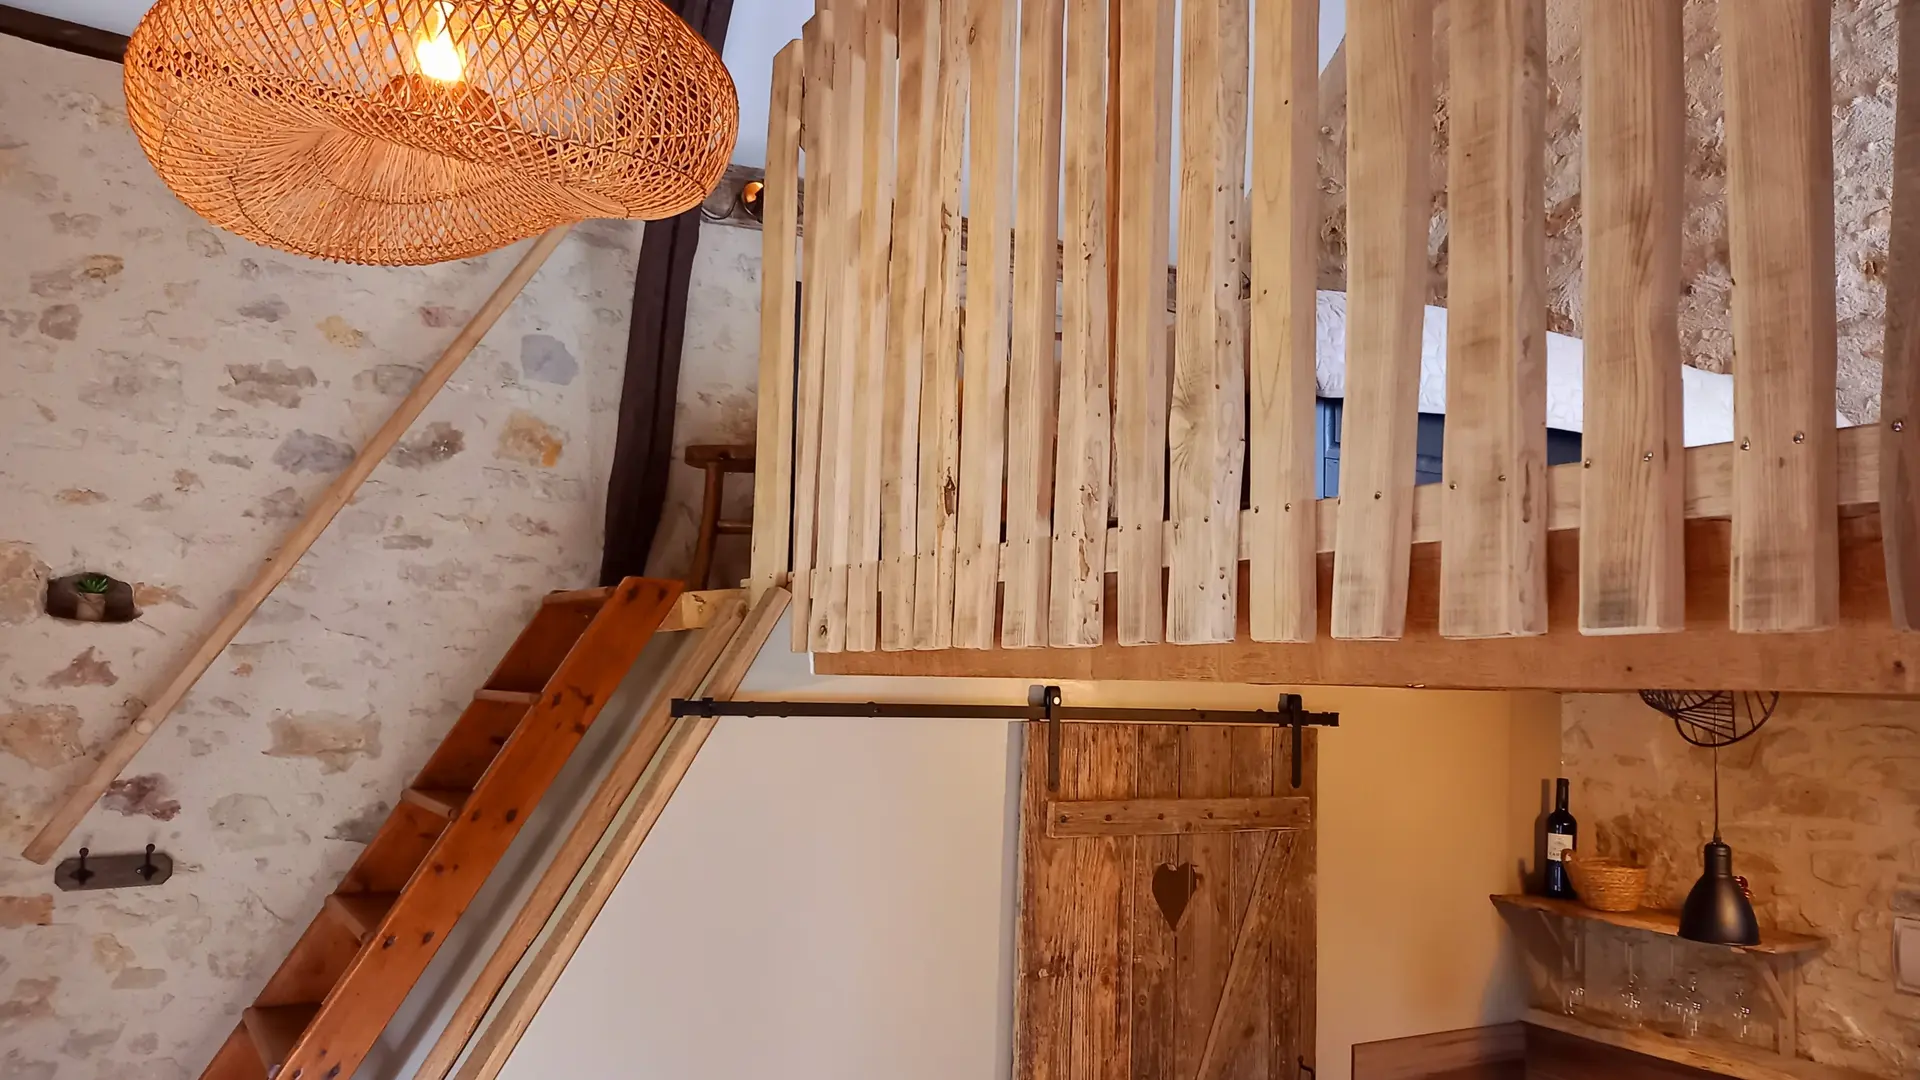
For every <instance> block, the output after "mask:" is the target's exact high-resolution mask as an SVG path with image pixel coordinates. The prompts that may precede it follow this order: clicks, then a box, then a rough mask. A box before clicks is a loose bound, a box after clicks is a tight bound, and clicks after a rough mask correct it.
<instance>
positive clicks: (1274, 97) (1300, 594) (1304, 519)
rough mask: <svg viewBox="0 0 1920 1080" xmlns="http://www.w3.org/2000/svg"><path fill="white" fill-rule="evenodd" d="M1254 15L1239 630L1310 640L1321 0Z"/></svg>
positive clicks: (1288, 1)
mask: <svg viewBox="0 0 1920 1080" xmlns="http://www.w3.org/2000/svg"><path fill="white" fill-rule="evenodd" d="M1253 19H1254V22H1253V32H1254V49H1253V63H1254V69H1253V202H1252V214H1251V218H1252V220H1251V221H1249V223H1248V224H1249V226H1250V228H1251V229H1252V232H1253V256H1252V259H1251V265H1250V267H1249V270H1250V273H1251V277H1252V282H1253V298H1252V325H1251V327H1250V328H1249V337H1248V350H1247V366H1248V372H1247V378H1248V380H1249V384H1250V385H1249V390H1250V397H1251V407H1252V411H1253V415H1252V417H1251V419H1250V423H1249V425H1248V431H1247V479H1248V487H1249V492H1250V495H1251V499H1250V506H1249V511H1250V520H1249V521H1248V523H1247V531H1248V539H1249V541H1250V542H1251V543H1250V550H1249V552H1248V560H1247V562H1248V566H1247V631H1248V633H1249V635H1250V636H1251V637H1252V638H1253V640H1255V641H1312V640H1313V635H1314V622H1315V619H1314V613H1315V611H1316V606H1315V605H1316V601H1315V599H1314V588H1315V585H1316V576H1317V575H1316V574H1315V573H1314V546H1315V545H1314V539H1315V537H1314V492H1315V486H1314V478H1315V475H1316V474H1317V473H1318V472H1319V467H1320V459H1319V455H1318V453H1317V452H1316V448H1315V446H1314V396H1315V393H1316V382H1315V377H1314V340H1313V320H1314V305H1315V277H1316V273H1317V266H1316V264H1317V262H1318V258H1319V247H1320V183H1319V181H1320V169H1319V159H1318V156H1317V155H1318V154H1319V151H1320V104H1319V98H1320V94H1319V86H1320V79H1319V70H1320V67H1319V49H1320V30H1319V26H1320V4H1319V2H1318V0H1266V2H1264V3H1259V4H1256V5H1254V13H1253Z"/></svg>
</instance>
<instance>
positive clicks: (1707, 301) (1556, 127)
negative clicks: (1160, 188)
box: [1320, 0, 1898, 423]
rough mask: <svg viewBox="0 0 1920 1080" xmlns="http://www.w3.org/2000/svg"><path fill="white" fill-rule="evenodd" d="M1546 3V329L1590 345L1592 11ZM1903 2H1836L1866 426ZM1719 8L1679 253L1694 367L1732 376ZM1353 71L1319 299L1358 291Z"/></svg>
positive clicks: (1857, 355)
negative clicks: (1584, 177)
mask: <svg viewBox="0 0 1920 1080" xmlns="http://www.w3.org/2000/svg"><path fill="white" fill-rule="evenodd" d="M1546 3H1547V61H1548V63H1547V75H1548V93H1547V192H1546V213H1547V253H1546V254H1547V302H1548V317H1547V320H1548V321H1547V326H1548V329H1550V330H1553V331H1554V332H1556V333H1561V334H1569V335H1571V336H1574V337H1579V336H1580V334H1581V327H1582V320H1581V291H1582V289H1583V288H1584V287H1585V278H1584V276H1583V272H1582V268H1581V244H1582V242H1583V238H1582V233H1581V199H1580V168H1581V160H1582V158H1581V142H1582V140H1581V130H1580V89H1581V78H1580V76H1581V64H1582V53H1581V47H1580V46H1581V41H1580V38H1581V33H1580V10H1581V6H1582V4H1583V3H1584V0H1546ZM1895 10H1896V0H1834V3H1833V49H1832V53H1833V130H1834V143H1833V159H1834V177H1835V210H1834V239H1835V269H1836V272H1837V276H1838V277H1837V280H1838V316H1839V406H1840V411H1841V412H1842V413H1844V414H1845V415H1846V416H1847V417H1848V418H1849V419H1850V420H1852V421H1854V422H1855V423H1869V422H1872V421H1873V420H1875V419H1877V418H1878V416H1879V414H1880V354H1881V350H1882V341H1881V336H1882V335H1883V334H1884V333H1885V318H1886V282H1885V274H1886V269H1887V227H1888V224H1889V218H1888V215H1889V205H1890V203H1889V199H1890V192H1891V190H1892V185H1893V105H1894V99H1895V90H1896V82H1897V79H1896V68H1897V64H1896V62H1895V53H1896V51H1897V44H1898V35H1897V34H1896V32H1895V23H1896V19H1895ZM1446 12H1447V8H1446V5H1445V4H1441V5H1440V6H1439V8H1438V16H1437V18H1436V21H1435V30H1436V35H1435V77H1436V79H1437V81H1438V93H1437V100H1436V106H1435V109H1434V114H1433V156H1432V159H1431V166H1430V168H1431V171H1432V180H1433V192H1434V195H1433V204H1434V216H1433V222H1432V229H1431V231H1430V234H1429V236H1428V257H1429V261H1430V263H1431V270H1432V278H1431V282H1430V286H1429V289H1428V294H1429V295H1428V302H1429V303H1432V304H1437V305H1440V306H1442V307H1444V306H1446V302H1447V301H1446V296H1447V285H1446V269H1447V262H1448V246H1449V245H1448V242H1447V241H1448V230H1447V212H1446V208H1447V196H1446V176H1447V152H1448V145H1449V131H1448V98H1447V78H1446V75H1447V67H1448V62H1449V57H1448V48H1447V35H1446V28H1447V25H1448V23H1447V18H1446ZM1717 14H1718V0H1687V2H1686V16H1685V22H1686V46H1685V55H1686V72H1687V74H1686V88H1687V136H1686V139H1687V169H1686V196H1687V213H1686V220H1685V226H1684V229H1685V231H1684V238H1683V242H1682V251H1681V279H1682V282H1683V289H1682V295H1681V298H1680V339H1681V351H1682V355H1683V356H1684V357H1685V359H1686V362H1687V363H1689V364H1692V365H1694V366H1695V367H1700V368H1704V369H1706V370H1709V371H1719V372H1727V371H1732V370H1734V364H1735V357H1734V349H1733V327H1732V315H1731V312H1730V310H1729V308H1728V298H1729V295H1730V290H1731V289H1732V287H1733V272H1732V269H1731V267H1730V265H1729V262H1728V251H1727V211H1726V191H1727V155H1726V103H1725V99H1724V95H1723V93H1722V88H1721V53H1720V35H1719V30H1718V27H1717V24H1716V21H1715V20H1716V17H1717ZM1344 72H1345V66H1344V60H1342V61H1338V62H1336V64H1335V65H1334V66H1332V67H1330V68H1329V69H1328V72H1327V77H1325V78H1323V79H1322V83H1321V85H1322V95H1323V100H1324V101H1325V107H1324V108H1323V110H1322V114H1323V120H1322V126H1321V155H1320V158H1321V174H1322V177H1323V183H1322V186H1323V188H1324V190H1325V198H1324V199H1323V203H1322V208H1323V216H1322V221H1321V240H1322V243H1321V261H1320V287H1321V288H1323V289H1343V288H1345V287H1346V286H1345V281H1346V163H1345V160H1344V156H1343V155H1344V147H1345V145H1346V90H1345V86H1344V83H1343V80H1344Z"/></svg>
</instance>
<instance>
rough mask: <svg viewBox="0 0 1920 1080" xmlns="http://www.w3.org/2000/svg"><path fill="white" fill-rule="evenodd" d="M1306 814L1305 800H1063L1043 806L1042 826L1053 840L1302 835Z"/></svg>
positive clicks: (1308, 819)
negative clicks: (1044, 824)
mask: <svg viewBox="0 0 1920 1080" xmlns="http://www.w3.org/2000/svg"><path fill="white" fill-rule="evenodd" d="M1235 760H1236V761H1237V760H1238V758H1237V757H1236V758H1235ZM1312 814H1313V811H1312V808H1311V807H1310V806H1309V805H1308V803H1307V800H1305V799H1300V798H1290V797H1286V796H1279V795H1238V794H1236V795H1233V796H1229V797H1221V798H1214V799H1197V798H1180V799H1111V800H1103V799H1093V800H1064V799H1063V800H1056V801H1054V802H1052V803H1049V804H1048V806H1047V819H1046V820H1047V835H1048V836H1052V837H1055V838H1056V839H1058V838H1067V837H1076V836H1178V835H1180V834H1182V833H1200V832H1249V831H1262V830H1267V831H1271V830H1275V829H1304V828H1307V827H1309V826H1310V825H1311V824H1312Z"/></svg>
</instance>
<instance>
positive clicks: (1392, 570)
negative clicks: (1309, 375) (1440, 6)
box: [1333, 0, 1433, 638]
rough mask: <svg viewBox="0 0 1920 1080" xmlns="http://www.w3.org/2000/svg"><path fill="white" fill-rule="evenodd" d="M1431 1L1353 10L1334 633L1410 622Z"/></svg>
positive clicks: (1365, 634) (1428, 209) (1393, 629)
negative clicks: (1343, 392) (1344, 363)
mask: <svg viewBox="0 0 1920 1080" xmlns="http://www.w3.org/2000/svg"><path fill="white" fill-rule="evenodd" d="M1432 35H1433V2H1432V0H1379V2H1378V3H1372V4H1363V5H1359V6H1357V7H1355V8H1354V9H1353V10H1352V12H1351V13H1350V17H1349V19H1348V22H1347V177H1348V181H1349V183H1348V188H1347V311H1348V315H1349V318H1348V325H1347V398H1346V406H1345V412H1344V419H1343V421H1342V423H1341V445H1340V517H1339V524H1338V525H1337V526H1336V528H1335V531H1334V545H1333V636H1334V637H1337V638H1397V637H1399V636H1400V632H1401V630H1402V629H1403V628H1404V627H1405V625H1406V621H1407V570H1408V559H1409V558H1410V556H1411V554H1412V544H1413V458H1414V439H1415V436H1416V434H1417V432H1418V427H1419V422H1420V418H1419V407H1420V401H1419V395H1420V330H1421V325H1422V321H1423V319H1424V317H1425V314H1426V310H1425V305H1426V296H1427V230H1428V223H1429V221H1430V219H1431V217H1432V212H1433V208H1432V198H1433V192H1432V189H1431V187H1430V185H1429V183H1428V176H1427V174H1428V169H1427V159H1428V157H1429V156H1430V155H1431V152H1432V145H1433V136H1432V131H1433V128H1432V124H1433V41H1432Z"/></svg>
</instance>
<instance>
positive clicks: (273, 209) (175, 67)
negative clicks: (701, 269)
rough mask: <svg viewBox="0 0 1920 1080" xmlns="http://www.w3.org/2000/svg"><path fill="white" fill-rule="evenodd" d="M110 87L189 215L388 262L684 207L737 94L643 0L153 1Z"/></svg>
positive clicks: (313, 252)
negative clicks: (122, 98)
mask: <svg viewBox="0 0 1920 1080" xmlns="http://www.w3.org/2000/svg"><path fill="white" fill-rule="evenodd" d="M126 94H127V117H128V119H129V121H131V123H132V126H133V130H134V133H135V134H136V135H137V136H138V137H139V139H140V146H141V148H142V149H143V150H145V151H146V154H147V159H148V160H149V161H151V162H152V163H153V167H154V169H155V171H157V172H158V173H159V174H160V177H161V179H162V180H164V181H166V184H167V186H168V187H170V188H172V189H173V191H174V193H175V194H176V195H178V196H179V197H180V199H181V201H182V202H185V203H186V204H187V205H188V206H189V207H191V208H193V209H194V210H195V211H196V212H198V213H199V214H200V215H201V216H203V217H205V218H206V219H207V220H208V221H211V222H213V223H214V224H215V225H218V226H220V227H221V228H223V229H227V230H230V231H232V232H235V233H238V234H239V235H241V236H243V237H246V238H247V239H249V240H252V241H254V242H256V243H260V244H265V245H267V246H269V247H275V248H279V249H281V250H283V251H290V252H294V253H295V254H300V255H310V256H314V257H317V258H324V259H339V260H342V261H345V262H357V263H375V264H389V265H391V264H408V265H412V264H420V263H431V262H442V261H445V260H448V259H459V258H465V257H468V256H471V255H478V254H481V253H483V252H487V251H492V250H494V249H495V248H499V247H503V246H505V245H507V244H509V243H512V242H514V241H516V240H521V239H524V238H526V237H529V236H533V235H535V234H537V233H540V232H543V231H546V230H548V229H551V228H554V227H556V226H559V225H564V224H570V223H572V222H576V221H582V220H585V219H587V218H595V217H614V218H649V219H651V218H664V217H671V216H672V215H674V214H678V213H680V212H681V211H683V210H687V209H690V208H692V207H694V206H697V205H699V203H700V200H701V199H703V198H705V197H706V195H707V193H708V192H710V191H712V190H713V188H714V186H715V185H716V184H718V183H719V181H720V177H721V175H722V174H723V173H724V172H725V170H726V164H727V158H728V156H729V155H730V154H731V153H732V150H733V142H734V136H735V134H736V132H737V131H738V128H739V112H740V110H739V101H738V99H737V97H736V95H735V92H734V87H733V80H732V79H731V78H730V77H729V76H728V74H727V70H726V67H725V66H724V65H723V64H722V63H721V62H720V58H719V57H718V56H717V55H715V53H714V51H713V49H712V47H710V46H709V45H708V44H707V43H706V41H704V40H703V39H702V38H701V37H700V35H698V34H696V33H695V32H694V31H693V30H692V29H691V28H690V27H688V26H687V24H686V23H684V22H681V21H680V19H679V18H677V17H676V16H675V15H674V14H673V13H672V12H671V11H669V10H668V9H667V7H666V5H664V4H663V3H661V2H660V0H607V2H604V3H594V4H575V3H571V2H560V0H487V2H479V0H372V2H370V3H366V4H350V5H342V4H331V3H323V2H321V0H237V2H235V3H231V4H214V3H210V2H208V0H160V2H159V3H157V4H155V5H154V7H153V8H152V9H151V10H150V11H148V13H147V15H146V17H145V18H144V19H142V20H141V22H140V25H139V27H138V28H137V29H136V30H135V31H134V32H133V36H132V37H131V38H130V39H129V40H128V43H127V53H126Z"/></svg>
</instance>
